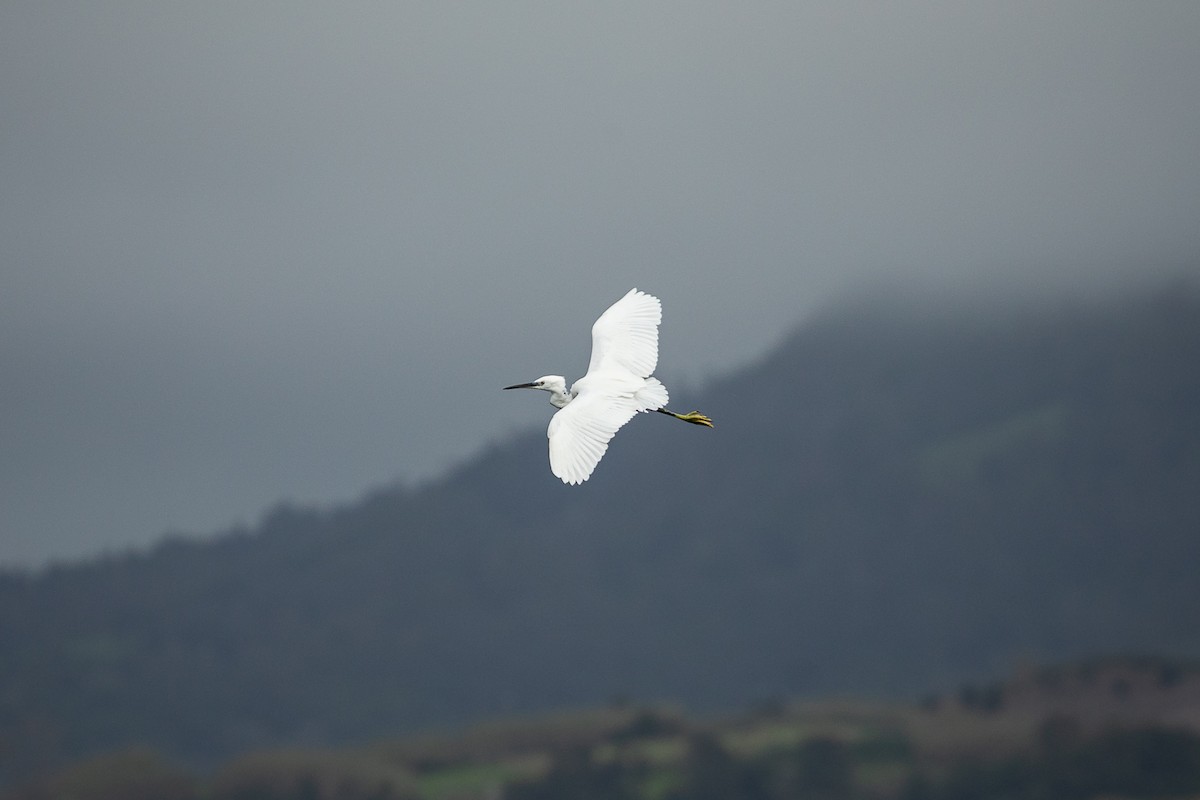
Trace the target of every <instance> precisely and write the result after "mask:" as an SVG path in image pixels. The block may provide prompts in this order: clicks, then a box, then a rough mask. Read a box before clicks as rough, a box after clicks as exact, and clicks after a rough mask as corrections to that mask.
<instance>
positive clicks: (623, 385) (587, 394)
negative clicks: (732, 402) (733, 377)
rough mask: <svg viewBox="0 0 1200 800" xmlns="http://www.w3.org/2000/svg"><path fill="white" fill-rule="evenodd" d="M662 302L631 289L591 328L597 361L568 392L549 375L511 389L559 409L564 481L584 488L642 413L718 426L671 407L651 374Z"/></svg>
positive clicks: (557, 448)
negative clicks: (542, 396)
mask: <svg viewBox="0 0 1200 800" xmlns="http://www.w3.org/2000/svg"><path fill="white" fill-rule="evenodd" d="M660 322H662V303H661V302H659V300H658V298H657V297H654V296H653V295H649V294H646V293H645V292H639V291H638V290H637V289H631V290H630V291H629V293H628V294H627V295H625V296H624V297H622V298H621V299H620V300H618V301H617V302H615V303H613V304H612V305H611V306H609V308H608V310H607V311H605V312H604V313H603V314H601V315H600V318H599V319H598V320H596V322H595V324H594V325H592V360H591V362H589V363H588V371H587V374H586V375H584V376H583V377H582V378H580V379H579V380H577V381H575V383H574V384H573V385H572V386H571V390H570V391H567V381H566V378H564V377H563V376H562V375H544V376H542V377H541V378H538V379H537V380H535V381H530V382H529V383H518V384H516V385H515V386H505V387H504V388H505V389H541V390H542V391H544V392H549V393H550V405H552V406H554V407H555V408H557V409H558V411H556V412H555V413H554V416H553V417H551V418H550V427H549V428H548V429H547V430H546V436H547V437H549V439H550V471H551V472H553V473H554V474H555V475H556V476H557V477H559V478H561V479H562V482H563V483H570V484H579V483H583V482H584V481H586V480H587V479H588V478H590V477H591V475H592V471H593V470H595V469H596V465H597V464H599V463H600V459H601V458H603V457H604V453H605V451H606V450H608V442H609V440H610V439H612V437H613V434H615V433H616V432H617V431H618V430H619V429H620V428H621V426H622V425H624V424H625V423H626V422H629V420H631V419H633V415H634V414H637V413H638V412H639V411H657V412H658V413H660V414H666V415H668V416H671V417H674V418H675V419H681V420H683V421H684V422H690V423H692V424H694V425H704V426H705V427H708V428H711V427H712V426H713V424H712V420H710V419H709V418H708V417H706V416H704V415H703V414H701V413H700V412H699V411H690V412H688V413H687V414H676V413H675V412H674V411H671V410H669V409H668V408H667V402H668V397H667V387H665V386H663V385H662V382H661V381H659V379H658V378H654V377H652V376H651V373H652V372H654V368H655V367H656V366H657V365H658V325H659V323H660Z"/></svg>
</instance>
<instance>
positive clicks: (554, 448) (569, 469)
mask: <svg viewBox="0 0 1200 800" xmlns="http://www.w3.org/2000/svg"><path fill="white" fill-rule="evenodd" d="M637 412H638V406H637V402H636V401H635V400H634V399H633V398H632V397H620V396H612V395H606V394H603V393H596V394H590V393H586V392H585V393H583V394H580V395H579V396H578V397H576V398H575V399H574V400H572V401H571V402H570V403H569V404H568V405H566V406H564V407H563V408H561V409H559V410H558V412H557V413H555V415H554V416H553V417H551V418H550V427H549V428H548V429H547V430H546V436H547V437H549V439H550V471H551V472H553V473H554V474H555V475H556V476H558V477H559V478H561V479H562V482H563V483H583V482H584V481H586V480H587V479H588V478H589V477H591V474H592V470H594V469H595V468H596V465H597V464H599V463H600V459H601V458H603V457H604V453H605V451H607V450H608V442H609V440H610V439H612V437H613V434H615V433H616V432H617V431H618V430H619V429H620V428H621V426H622V425H624V424H625V423H626V422H629V420H631V419H632V418H633V415H634V414H636V413H637Z"/></svg>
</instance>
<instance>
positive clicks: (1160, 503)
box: [0, 285, 1200, 778]
mask: <svg viewBox="0 0 1200 800" xmlns="http://www.w3.org/2000/svg"><path fill="white" fill-rule="evenodd" d="M1198 364H1200V292H1197V291H1196V289H1195V288H1193V287H1190V286H1183V285H1181V286H1175V287H1172V288H1170V289H1168V290H1163V291H1159V292H1156V293H1149V292H1147V293H1140V294H1131V295H1129V296H1127V297H1125V298H1123V299H1121V300H1119V301H1110V302H1107V303H1101V302H1096V303H1086V304H1085V303H1080V304H1059V305H1055V304H1044V305H1042V306H1022V307H1019V308H1018V307H1008V306H1006V307H1004V308H996V309H992V310H990V311H987V312H986V313H984V312H983V311H981V310H980V309H974V310H965V311H960V312H953V313H951V312H947V313H941V312H935V310H934V307H933V305H932V303H930V304H924V305H923V304H919V303H918V304H912V303H891V304H889V303H887V302H886V301H879V300H874V301H868V302H860V303H857V304H856V303H848V304H845V305H843V306H841V307H839V308H836V309H831V310H830V311H828V312H827V313H825V314H824V315H822V316H820V317H818V318H815V319H813V320H811V321H809V322H808V323H807V324H805V325H804V326H802V327H801V328H799V329H798V330H797V331H795V332H794V333H793V334H792V335H791V336H790V337H789V338H787V339H786V340H785V341H784V342H783V343H782V344H781V345H780V346H779V347H778V348H777V349H776V350H775V351H774V352H773V353H771V354H770V355H769V356H768V357H767V358H765V359H763V360H762V361H761V362H760V363H758V364H755V365H752V366H749V367H747V368H746V369H745V370H743V371H741V372H739V373H736V374H733V375H730V376H727V377H725V378H722V379H720V380H716V381H714V382H713V383H712V384H711V385H709V386H707V387H706V388H704V389H703V390H702V391H699V392H697V393H696V394H695V395H694V396H692V397H679V398H678V399H676V400H675V401H674V402H673V405H676V406H678V407H679V410H689V409H690V408H692V407H696V408H699V409H701V410H703V411H704V412H705V413H707V414H709V415H710V416H712V417H713V419H714V420H715V421H716V423H717V428H716V429H715V430H713V431H705V430H700V429H697V428H694V427H692V426H687V425H680V424H677V423H674V422H672V421H670V420H667V419H665V418H663V417H661V416H659V415H643V416H641V417H639V418H638V419H635V420H634V421H633V422H632V423H630V425H629V426H628V427H627V428H626V429H625V430H623V431H622V433H621V434H620V435H619V436H617V437H616V439H614V441H613V444H612V446H611V448H610V450H609V453H608V455H607V456H606V457H605V459H604V461H603V462H602V463H601V465H600V467H599V468H598V469H597V472H596V473H595V475H594V476H593V478H592V480H590V481H589V482H588V483H587V484H585V485H583V486H582V487H578V488H573V487H565V486H563V485H562V484H561V483H559V482H558V481H557V480H556V479H555V478H553V476H552V475H551V474H550V472H549V469H548V467H547V464H546V452H545V438H544V434H543V432H542V430H543V429H542V427H541V426H540V425H539V426H538V428H537V430H534V431H530V432H529V433H526V434H522V435H519V436H516V437H514V438H512V439H511V440H509V441H506V442H503V443H499V444H496V445H493V446H492V447H490V448H488V449H487V450H486V451H485V452H483V453H481V454H480V456H479V457H478V458H477V459H474V460H473V461H471V462H469V463H467V464H465V465H463V466H462V467H460V468H459V469H457V470H455V471H454V472H453V473H451V474H450V475H447V476H446V477H445V478H444V479H442V480H439V481H437V482H434V483H432V484H430V485H428V486H425V487H422V488H420V489H417V490H410V489H405V488H402V487H393V488H387V489H382V490H378V491H375V492H373V493H371V494H370V495H368V496H366V497H364V498H363V499H362V500H361V501H359V502H357V503H353V504H349V505H346V506H344V507H340V508H334V509H303V508H291V507H286V506H284V507H280V508H278V509H276V510H275V511H273V512H272V513H270V514H269V515H267V516H266V517H264V519H263V520H262V521H261V523H259V524H258V525H257V526H255V527H254V528H253V529H250V530H238V531H231V532H228V533H227V534H225V535H222V536H220V537H217V538H216V539H215V540H211V541H203V542H200V541H189V540H182V539H179V540H172V541H168V542H165V543H163V544H161V545H160V546H158V547H156V548H154V549H152V550H151V551H148V552H146V553H140V554H126V555H115V556H109V557H106V558H103V559H98V560H95V561H91V562H87V563H82V564H76V565H64V566H59V567H55V568H51V569H49V570H46V571H43V572H39V573H9V574H5V575H3V576H2V577H0V642H2V643H3V647H2V650H0V740H2V741H3V742H4V743H5V744H4V749H3V752H4V753H5V755H4V756H3V761H4V764H3V767H2V769H3V774H2V775H0V778H4V777H12V776H13V775H19V774H22V773H24V772H26V771H28V770H30V769H33V768H35V767H37V766H39V765H44V764H47V763H53V762H55V761H58V760H60V759H62V758H65V757H73V756H78V755H82V754H85V753H90V752H95V751H98V750H102V749H109V748H113V747H117V746H120V745H123V744H127V743H135V742H136V743H146V744H150V745H152V746H155V747H158V748H161V749H163V750H166V751H168V752H171V753H174V754H177V755H179V756H182V757H185V758H189V759H193V760H201V761H203V760H207V759H214V758H218V757H223V756H226V755H228V754H230V753H234V752H237V751H239V750H242V749H245V748H249V747H257V746H265V745H273V744H295V743H312V744H317V743H331V742H339V741H350V740H361V739H365V738H369V737H373V736H378V735H383V734H390V733H395V732H398V731H404V730H414V729H417V728H422V727H427V726H433V725H445V724H451V723H456V722H461V721H466V720H469V719H472V718H479V717H483V716H488V715H493V714H497V713H507V712H514V711H529V710H540V709H547V708H552V707H557V706H566V705H584V704H594V703H603V702H607V701H611V700H612V699H614V698H618V697H620V698H630V699H634V700H675V701H679V702H682V703H685V704H687V705H688V706H689V707H692V708H695V709H713V708H721V707H726V706H734V705H740V704H744V703H747V702H751V701H754V700H758V699H763V698H767V697H772V696H777V695H782V694H799V695H816V694H824V693H831V692H854V693H867V694H876V695H909V696H911V695H913V694H916V693H919V692H924V691H926V690H929V689H931V688H944V687H945V686H947V685H948V684H952V683H953V682H958V681H963V680H968V679H974V678H978V677H980V676H985V675H988V674H996V673H998V672H1004V671H1007V669H1008V668H1009V667H1010V666H1011V665H1012V663H1013V662H1014V661H1016V660H1018V659H1038V658H1065V657H1074V656H1079V655H1087V654H1092V653H1099V652H1111V651H1115V650H1122V651H1154V652H1164V653H1171V654H1180V655H1196V654H1200V582H1197V581H1196V580H1195V567H1196V565H1198V564H1200V491H1197V489H1198V488H1200V371H1198V370H1197V365H1198ZM498 389H499V387H497V390H498ZM684 406H686V407H687V408H684ZM550 411H551V409H550V408H549V407H548V406H547V407H546V413H547V416H548V415H549V413H550Z"/></svg>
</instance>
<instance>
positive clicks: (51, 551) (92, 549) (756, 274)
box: [0, 2, 1200, 565]
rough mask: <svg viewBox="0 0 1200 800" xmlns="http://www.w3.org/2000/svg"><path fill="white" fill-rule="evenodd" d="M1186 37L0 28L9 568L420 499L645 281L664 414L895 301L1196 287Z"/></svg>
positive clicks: (16, 16)
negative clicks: (911, 292)
mask: <svg viewBox="0 0 1200 800" xmlns="http://www.w3.org/2000/svg"><path fill="white" fill-rule="evenodd" d="M1198 35H1200V6H1196V5H1194V4H1188V3H1162V4H1155V5H1151V6H1142V5H1128V4H1119V3H1082V2H1079V3H1074V2H1073V3H1066V2H1063V3H1053V4H1040V3H1009V4H1003V5H1001V4H994V5H992V4H988V5H974V6H967V7H964V6H959V5H954V4H948V3H917V4H905V5H904V6H902V7H892V6H882V7H881V6H877V5H871V4H854V3H852V4H837V5H830V6H804V7H796V6H795V5H793V4H788V3H766V4H759V5H756V6H753V7H750V8H738V9H737V10H736V12H735V11H734V10H733V9H732V8H731V7H725V6H722V5H720V4H708V5H703V6H696V5H693V4H674V3H664V4H652V5H648V6H647V5H641V4H628V5H614V6H604V7H602V8H594V9H588V8H576V7H556V6H538V5H527V4H521V5H517V6H513V7H506V8H504V9H503V10H497V9H495V8H491V7H489V6H487V5H486V4H467V5H458V6H453V7H446V6H442V5H439V4H429V5H416V6H414V5H405V6H395V7H391V6H387V7H378V6H357V5H356V6H345V5H337V6H335V5H332V4H330V5H321V4H306V5H303V6H286V7H284V6H264V5H255V6H250V7H245V6H241V5H238V4H228V3H226V4H211V5H204V6H163V5H160V4H156V3H149V2H114V3H106V4H103V5H99V6H97V5H93V4H87V3H70V4H54V5H44V4H10V5H7V6H5V7H4V8H2V9H0V46H2V50H0V51H2V52H3V56H0V59H2V63H3V65H4V69H3V70H0V101H2V102H3V103H4V107H5V109H6V111H7V112H8V113H6V115H5V123H4V128H3V131H4V134H3V136H0V178H2V183H3V190H0V203H3V213H2V214H0V372H2V374H3V375H4V379H3V384H2V385H3V389H2V390H0V391H2V394H0V397H2V400H0V403H2V405H0V409H2V410H3V415H2V416H0V448H2V450H3V453H4V456H3V460H2V461H0V530H2V531H3V536H2V537H0V565H36V564H42V563H44V562H45V561H47V560H48V559H51V558H74V557H79V556H85V555H89V554H95V553H99V552H101V551H103V550H106V549H123V548H125V547H128V546H133V545H141V544H145V543H148V542H150V541H153V540H156V539H158V538H160V537H161V536H162V535H163V534H164V533H167V532H170V531H181V532H190V533H207V532H213V531H217V530H221V529H224V528H227V527H229V526H230V525H231V524H234V523H237V522H243V523H253V522H254V521H255V520H256V519H258V517H259V515H260V514H262V513H263V512H264V511H265V510H266V509H268V508H270V507H271V506H272V505H274V504H276V503H278V502H280V501H285V500H291V501H295V502H299V503H319V504H327V503H333V502H338V501H347V500H351V499H353V498H355V497H358V496H359V495H361V494H362V493H363V492H365V491H367V490H369V489H370V488H371V487H375V486H380V485H383V484H387V483H390V482H392V481H395V480H403V481H405V482H409V483H411V482H416V481H421V480H426V479H428V478H430V477H432V476H435V475H437V474H440V473H442V472H443V471H444V470H446V469H447V468H448V467H449V466H451V465H453V464H454V463H457V462H460V461H462V460H463V459H465V458H468V457H469V456H470V455H471V454H472V453H474V452H477V451H478V450H479V449H480V448H481V447H483V446H485V445H486V444H487V443H488V442H490V441H494V440H497V439H500V438H503V437H505V436H507V435H509V434H511V433H512V432H513V431H516V430H523V429H527V428H530V427H538V426H542V425H544V424H545V422H546V421H547V420H548V418H549V414H550V412H551V409H550V407H549V406H548V405H546V404H545V403H544V402H538V401H536V400H535V399H534V398H530V397H509V396H506V395H505V394H502V393H501V392H500V391H499V388H500V387H501V386H504V385H507V384H510V383H513V382H517V381H524V380H529V379H531V378H533V377H536V376H537V375H541V374H546V373H551V372H553V373H562V374H565V375H567V376H568V378H573V377H576V376H578V375H579V374H580V373H581V372H582V371H583V370H584V368H585V367H586V363H587V350H588V345H589V343H588V330H589V328H590V325H591V323H592V321H593V320H594V319H595V317H596V315H597V314H599V313H600V312H601V311H602V310H603V309H604V308H605V307H606V306H607V305H608V304H610V303H611V302H612V301H613V300H615V299H616V298H617V297H619V296H620V295H621V294H623V293H624V292H625V291H627V290H628V289H629V288H630V287H633V286H637V287H638V288H641V289H644V290H646V291H649V292H651V293H653V294H655V295H657V296H659V297H660V298H662V300H663V304H664V311H665V317H664V325H663V332H662V359H661V361H660V370H659V375H660V376H661V377H663V379H664V380H665V381H666V382H667V384H668V386H671V387H673V388H675V387H677V392H676V394H677V396H678V395H681V394H682V395H683V397H684V398H685V397H686V391H687V389H688V387H689V386H695V385H697V384H700V383H702V382H703V381H704V380H705V379H706V378H707V377H710V376H713V375H718V374H722V373H725V372H728V371H729V370H731V369H734V368H736V367H738V366H739V365H741V364H743V363H745V362H747V361H748V360H750V359H753V358H755V357H758V356H759V355H761V354H762V353H764V352H765V351H767V350H768V349H769V348H770V347H771V346H773V345H774V344H775V343H776V342H777V341H778V340H779V339H780V338H781V337H782V336H783V335H784V334H785V333H786V332H787V331H789V330H790V329H791V328H792V327H793V326H794V325H796V324H798V323H799V322H800V321H801V320H802V319H803V317H804V315H805V314H806V313H809V312H811V311H812V310H814V309H816V308H818V307H821V306H822V305H824V304H826V303H828V302H830V301H831V300H832V299H834V298H836V297H839V296H841V295H843V294H845V293H847V292H851V291H854V290H857V289H861V288H864V287H869V286H871V285H872V284H874V283H876V282H884V283H891V284H895V285H919V286H928V287H936V291H938V292H943V293H944V302H946V303H949V304H953V303H959V302H963V298H966V297H972V296H974V297H978V296H981V295H982V294H984V293H985V292H989V291H994V292H996V293H999V294H1003V295H1005V296H1015V297H1039V296H1047V295H1055V296H1060V295H1061V296H1064V297H1086V296H1095V295H1096V294H1100V293H1104V292H1111V291H1114V290H1118V289H1119V288H1120V287H1123V286H1127V285H1129V284H1131V283H1135V284H1136V283H1139V282H1144V281H1145V280H1147V279H1151V278H1152V279H1159V278H1160V277H1161V276H1162V275H1171V274H1188V275H1193V276H1194V275H1196V274H1198V272H1200V227H1198V226H1197V225H1196V220H1197V219H1200V155H1198V154H1200V104H1197V103H1196V102H1195V95H1196V89H1195V86H1196V85H1197V83H1198V81H1200V49H1198V48H1196V47H1195V41H1196V39H1197V36H1198ZM934 290H935V289H932V288H931V291H934ZM509 394H513V393H509ZM684 403H685V404H686V399H684ZM571 490H572V489H568V488H565V487H564V491H571Z"/></svg>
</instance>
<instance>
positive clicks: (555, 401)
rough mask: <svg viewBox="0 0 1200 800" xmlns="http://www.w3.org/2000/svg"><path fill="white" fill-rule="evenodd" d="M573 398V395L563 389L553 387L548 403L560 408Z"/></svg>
mask: <svg viewBox="0 0 1200 800" xmlns="http://www.w3.org/2000/svg"><path fill="white" fill-rule="evenodd" d="M574 399H575V395H573V394H571V393H570V392H568V391H566V390H564V389H555V390H554V391H552V392H551V393H550V405H552V406H554V407H555V408H562V407H563V406H565V405H566V404H567V403H569V402H571V401H572V400H574Z"/></svg>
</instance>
